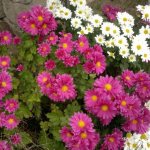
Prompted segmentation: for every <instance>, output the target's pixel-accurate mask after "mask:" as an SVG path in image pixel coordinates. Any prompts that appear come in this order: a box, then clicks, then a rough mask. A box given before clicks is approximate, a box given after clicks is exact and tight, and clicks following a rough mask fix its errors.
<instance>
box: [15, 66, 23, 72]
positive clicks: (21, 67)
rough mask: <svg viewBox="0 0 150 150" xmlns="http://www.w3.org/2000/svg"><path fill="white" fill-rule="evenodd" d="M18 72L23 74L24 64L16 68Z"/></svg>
mask: <svg viewBox="0 0 150 150" xmlns="http://www.w3.org/2000/svg"><path fill="white" fill-rule="evenodd" d="M16 70H17V71H19V72H21V71H23V70H24V66H23V65H22V64H19V65H18V66H17V68H16Z"/></svg>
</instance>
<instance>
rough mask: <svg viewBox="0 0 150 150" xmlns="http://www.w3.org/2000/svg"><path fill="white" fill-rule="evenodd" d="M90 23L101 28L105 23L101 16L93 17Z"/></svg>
mask: <svg viewBox="0 0 150 150" xmlns="http://www.w3.org/2000/svg"><path fill="white" fill-rule="evenodd" d="M89 21H90V22H91V24H92V25H93V26H94V27H100V26H101V24H102V22H103V18H102V17H101V16H100V15H97V14H96V15H93V16H91V17H90V18H89Z"/></svg>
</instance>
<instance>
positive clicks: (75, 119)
mask: <svg viewBox="0 0 150 150" xmlns="http://www.w3.org/2000/svg"><path fill="white" fill-rule="evenodd" d="M69 122H70V123H69V124H70V126H71V128H72V130H73V132H75V133H81V132H82V131H88V132H93V131H94V130H93V123H92V120H91V118H90V117H89V116H87V115H86V114H84V113H80V112H77V113H74V115H73V116H72V117H71V118H70V121H69Z"/></svg>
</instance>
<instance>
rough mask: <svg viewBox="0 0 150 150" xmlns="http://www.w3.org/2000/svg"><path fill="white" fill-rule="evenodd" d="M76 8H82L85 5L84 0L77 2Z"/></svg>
mask: <svg viewBox="0 0 150 150" xmlns="http://www.w3.org/2000/svg"><path fill="white" fill-rule="evenodd" d="M76 4H77V6H78V7H82V6H85V5H86V0H77V2H76Z"/></svg>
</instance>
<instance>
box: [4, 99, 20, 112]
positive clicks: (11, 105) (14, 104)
mask: <svg viewBox="0 0 150 150" xmlns="http://www.w3.org/2000/svg"><path fill="white" fill-rule="evenodd" d="M4 107H5V110H7V111H8V112H9V113H12V112H15V111H16V110H17V109H18V108H19V103H18V101H16V100H15V99H8V100H6V101H5V103H4Z"/></svg>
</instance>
